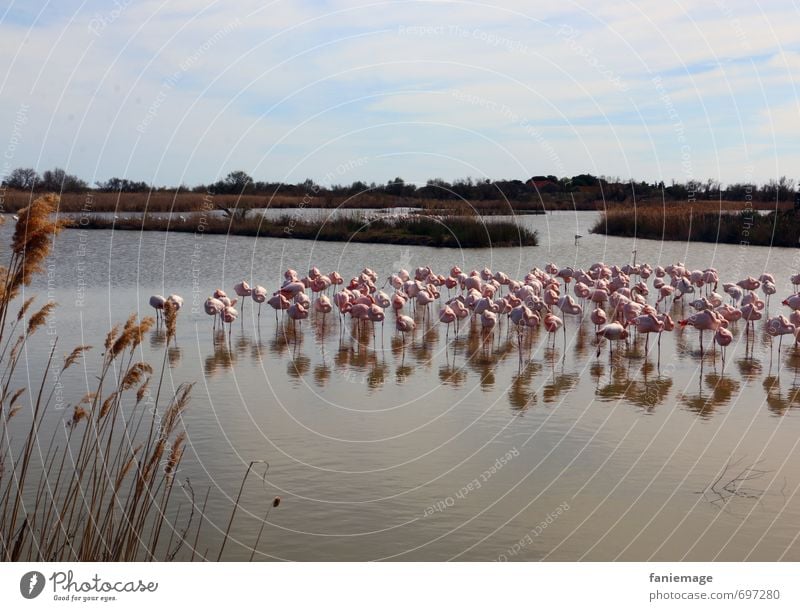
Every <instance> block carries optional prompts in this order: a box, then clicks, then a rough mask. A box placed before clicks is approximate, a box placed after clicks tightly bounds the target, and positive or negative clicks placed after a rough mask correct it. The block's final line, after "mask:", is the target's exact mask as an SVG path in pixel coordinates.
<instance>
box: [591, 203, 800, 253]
mask: <svg viewBox="0 0 800 611" xmlns="http://www.w3.org/2000/svg"><path fill="white" fill-rule="evenodd" d="M739 210H741V208H739ZM590 231H592V233H599V234H605V235H613V236H620V237H637V238H644V239H651V240H679V241H693V242H713V243H720V244H739V243H747V244H752V245H757V246H797V245H798V238H799V237H800V217H798V215H797V214H796V213H795V212H794V211H793V210H781V211H777V212H769V213H766V214H760V213H754V212H753V211H752V210H750V211H740V212H735V211H730V212H720V211H710V210H708V209H707V208H706V209H701V210H699V211H698V210H697V209H695V208H692V207H689V208H686V207H683V208H680V207H674V208H666V209H663V208H656V207H652V208H651V207H646V208H639V209H637V210H635V211H634V210H628V209H625V210H622V209H615V210H608V211H606V212H605V213H603V215H602V216H601V217H600V218H599V219H598V221H597V222H596V223H595V225H594V226H593V227H592V228H591V230H590Z"/></svg>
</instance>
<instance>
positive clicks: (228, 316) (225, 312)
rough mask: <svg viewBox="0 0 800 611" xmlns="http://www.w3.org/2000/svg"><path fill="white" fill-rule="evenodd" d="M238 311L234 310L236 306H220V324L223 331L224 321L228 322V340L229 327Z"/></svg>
mask: <svg viewBox="0 0 800 611" xmlns="http://www.w3.org/2000/svg"><path fill="white" fill-rule="evenodd" d="M238 316H239V312H237V311H236V308H234V307H233V306H225V307H224V308H222V325H223V332H224V327H225V323H228V341H230V338H231V327H232V326H233V322H234V321H235V320H236V319H237V318H238Z"/></svg>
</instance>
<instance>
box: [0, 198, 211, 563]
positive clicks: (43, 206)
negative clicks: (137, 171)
mask: <svg viewBox="0 0 800 611" xmlns="http://www.w3.org/2000/svg"><path fill="white" fill-rule="evenodd" d="M57 205H58V199H57V198H56V197H55V196H52V195H47V196H44V197H41V198H39V199H37V200H35V201H34V202H32V203H31V205H30V206H29V207H27V208H24V209H22V210H20V212H19V219H18V221H17V224H16V227H15V230H14V233H13V236H12V243H11V255H10V260H9V263H8V266H7V267H0V559H2V560H3V561H36V562H42V561H44V562H54V561H139V560H172V559H175V558H176V557H177V556H178V554H179V553H180V552H181V550H182V549H183V547H184V545H185V542H186V541H190V540H192V538H194V540H195V542H196V541H197V538H198V536H199V532H200V531H199V529H200V526H201V525H202V509H201V519H200V521H199V523H198V524H197V525H196V526H195V524H194V522H195V515H196V514H195V509H196V504H195V499H194V491H193V489H192V487H191V484H190V483H189V481H188V480H186V481H184V482H180V481H179V480H178V477H177V474H178V472H179V469H180V464H181V461H182V459H183V454H184V444H185V440H186V434H185V431H184V430H183V427H182V416H183V413H184V411H185V410H186V409H187V408H188V405H189V399H190V392H191V388H192V385H191V384H182V385H181V386H179V387H178V388H177V390H176V392H175V394H174V395H173V396H172V397H171V398H170V399H169V400H167V401H164V400H162V399H161V392H162V385H163V381H164V372H165V369H166V367H167V353H168V347H166V348H165V352H164V360H163V362H162V364H161V370H160V372H159V373H156V372H154V369H153V367H152V366H151V365H150V364H149V363H147V362H144V361H141V360H138V359H137V352H138V348H139V346H140V344H141V342H142V340H143V339H144V336H145V334H146V333H147V332H148V331H149V330H150V328H151V327H152V326H153V324H154V320H153V319H152V318H149V317H148V318H143V319H141V320H140V319H137V318H136V316H135V315H132V316H131V317H130V318H128V319H127V321H125V323H124V324H121V325H117V326H115V327H114V328H113V329H111V331H109V332H108V334H107V335H106V337H105V341H104V343H103V349H104V350H103V353H102V355H101V357H100V358H99V365H98V373H97V376H96V380H97V381H96V384H95V385H94V388H93V389H92V391H91V392H89V393H87V394H86V395H85V396H83V397H82V398H81V399H79V400H78V401H76V402H74V403H71V404H69V405H68V407H67V408H66V411H65V412H64V413H65V414H66V417H64V416H63V415H62V414H61V413H59V412H54V409H53V403H54V394H55V390H56V388H57V387H58V386H59V383H60V382H61V380H62V378H63V377H64V376H65V375H68V373H67V372H68V371H69V370H70V369H71V368H72V367H74V366H75V365H76V364H78V363H80V362H86V359H88V358H89V351H90V348H91V347H90V346H78V347H76V348H74V349H73V350H72V351H71V352H69V354H67V355H66V356H65V357H64V358H63V360H61V359H60V358H58V357H57V356H56V345H57V342H51V348H50V350H49V355H48V358H47V359H46V361H45V363H43V373H42V376H41V379H40V380H38V381H37V383H36V387H34V388H31V389H28V388H25V387H15V384H16V383H17V380H18V379H19V378H21V377H22V376H15V373H16V371H17V369H18V367H19V366H20V359H21V358H22V356H23V355H24V354H25V351H26V347H27V344H28V342H29V341H31V338H32V337H33V336H34V335H35V334H36V332H37V331H38V330H39V329H41V328H42V327H44V326H45V325H47V324H48V320H49V318H50V317H51V315H52V312H53V309H54V308H55V304H54V303H50V302H48V303H46V304H44V305H42V306H41V307H38V308H37V307H35V306H34V298H28V299H26V300H25V301H24V302H23V303H22V304H21V306H20V307H19V309H18V310H17V311H16V313H15V312H14V310H13V309H12V306H13V303H14V300H15V298H16V297H17V296H18V295H19V293H20V291H21V289H22V287H24V286H26V285H28V284H30V282H31V280H32V278H33V277H34V276H35V275H36V274H38V273H41V272H42V270H43V265H44V261H45V259H46V258H47V256H48V255H49V253H50V250H51V246H52V242H53V239H54V238H55V236H56V234H58V233H59V232H60V231H61V230H62V228H63V224H62V223H61V222H59V221H54V220H53V216H54V215H53V214H52V213H53V211H54V210H55V208H56V206H57ZM176 317H177V309H172V308H170V309H169V311H168V312H167V314H166V323H165V324H166V331H167V335H168V337H171V336H172V335H174V333H175V324H176ZM168 345H169V342H167V346H168ZM23 363H24V361H23ZM151 383H152V385H154V386H155V389H154V395H155V397H153V393H151V391H150V387H151ZM56 416H60V418H61V420H60V422H59V423H57V424H56V426H54V427H53V432H52V434H50V435H47V436H48V437H49V439H46V438H45V439H43V430H44V427H43V423H44V422H45V419H46V418H48V417H49V418H50V420H49V421H48V424H51V423H52V422H53V420H54V418H55V417H56ZM206 499H207V497H206ZM181 500H185V501H188V502H189V504H190V511H189V514H188V517H184V518H183V519H181V518H180V511H181V506H180V505H177V503H179V502H180V501H181ZM176 505H177V506H176ZM203 507H205V502H204V503H203ZM165 522H166V523H168V524H170V527H169V528H164V526H165ZM194 529H196V530H194ZM190 530H191V531H192V532H191V533H190ZM165 532H170V533H171V534H170V536H169V538H168V539H167V538H165V535H164V533H165ZM176 533H177V534H176ZM194 557H195V554H194V550H192V559H194Z"/></svg>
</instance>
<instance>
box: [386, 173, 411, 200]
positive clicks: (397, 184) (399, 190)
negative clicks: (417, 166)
mask: <svg viewBox="0 0 800 611" xmlns="http://www.w3.org/2000/svg"><path fill="white" fill-rule="evenodd" d="M383 190H384V191H385V192H386V193H388V194H389V195H396V196H398V197H403V196H410V195H413V194H414V191H415V190H416V187H415V186H414V185H406V183H405V181H404V180H403V179H402V178H400V177H399V176H397V177H395V179H394V180H390V181H389V182H387V183H386V186H385V187H384V188H383Z"/></svg>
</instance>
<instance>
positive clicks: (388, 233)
mask: <svg viewBox="0 0 800 611" xmlns="http://www.w3.org/2000/svg"><path fill="white" fill-rule="evenodd" d="M69 226H71V227H76V228H78V227H79V228H80V229H116V230H130V231H179V232H191V233H194V232H203V233H211V234H225V235H245V236H259V237H272V238H294V239H300V240H322V241H332V242H343V241H346V242H370V243H378V244H409V245H417V246H435V247H442V248H488V247H509V246H536V245H537V243H538V236H537V233H536V231H531V230H529V229H527V228H525V227H521V226H520V225H518V224H517V223H515V222H513V221H506V220H485V219H483V218H482V217H480V216H444V217H439V216H428V215H406V216H397V217H394V218H392V217H389V218H385V217H378V218H371V219H365V218H361V217H358V216H356V215H352V216H348V215H337V216H335V217H333V218H325V217H323V216H320V217H318V218H306V217H302V216H300V215H297V214H286V215H282V216H280V217H278V218H275V219H267V218H264V217H262V216H257V217H251V218H245V219H237V220H233V219H228V218H221V217H219V216H209V215H204V214H202V213H198V214H191V215H189V216H188V217H185V220H183V221H181V220H178V219H176V218H175V217H173V218H172V219H170V218H164V217H153V216H147V217H143V218H129V219H124V218H123V219H116V220H115V219H110V218H103V217H98V216H92V217H89V218H84V219H81V220H80V221H72V222H71V224H70V225H69Z"/></svg>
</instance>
